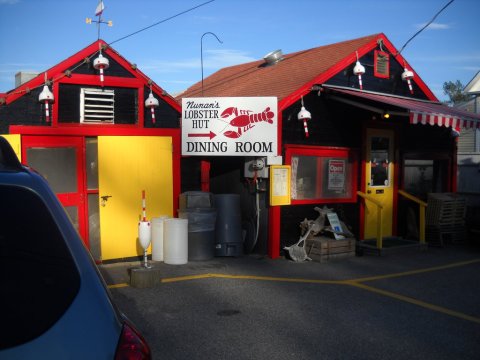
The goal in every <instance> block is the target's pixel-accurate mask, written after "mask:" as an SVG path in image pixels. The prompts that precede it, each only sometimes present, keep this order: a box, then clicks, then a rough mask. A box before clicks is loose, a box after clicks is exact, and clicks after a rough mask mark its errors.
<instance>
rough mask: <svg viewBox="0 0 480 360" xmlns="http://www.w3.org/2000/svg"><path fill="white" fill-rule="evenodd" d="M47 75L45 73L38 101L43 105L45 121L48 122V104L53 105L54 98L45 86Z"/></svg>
mask: <svg viewBox="0 0 480 360" xmlns="http://www.w3.org/2000/svg"><path fill="white" fill-rule="evenodd" d="M47 83H48V81H47V73H45V85H44V86H43V90H42V92H41V93H40V94H39V95H38V101H39V102H41V103H42V102H43V103H44V104H45V121H46V122H47V123H48V122H50V108H49V104H53V102H54V101H55V98H54V97H53V94H52V92H51V91H50V89H49V88H48V85H47Z"/></svg>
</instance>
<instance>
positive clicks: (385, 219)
mask: <svg viewBox="0 0 480 360" xmlns="http://www.w3.org/2000/svg"><path fill="white" fill-rule="evenodd" d="M393 141H394V134H393V131H391V130H383V129H367V136H366V161H365V166H366V168H365V176H366V179H365V184H366V188H365V192H366V193H367V195H369V196H371V197H373V199H374V200H376V201H377V202H378V203H380V204H381V205H382V207H383V208H382V210H381V211H382V235H383V236H390V235H392V227H393V186H394V173H393V171H394V158H393V149H394V144H393ZM377 211H378V207H377V205H375V204H374V203H373V202H372V201H368V200H365V233H364V239H371V238H376V237H377V225H378V216H377V215H378V213H377Z"/></svg>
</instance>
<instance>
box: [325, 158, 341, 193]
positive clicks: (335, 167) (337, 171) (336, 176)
mask: <svg viewBox="0 0 480 360" xmlns="http://www.w3.org/2000/svg"><path fill="white" fill-rule="evenodd" d="M344 189H345V160H329V161H328V190H344Z"/></svg>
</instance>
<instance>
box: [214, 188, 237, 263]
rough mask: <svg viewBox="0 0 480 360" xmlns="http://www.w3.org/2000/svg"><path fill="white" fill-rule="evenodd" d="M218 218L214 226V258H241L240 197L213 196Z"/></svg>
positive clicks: (231, 195) (227, 195)
mask: <svg viewBox="0 0 480 360" xmlns="http://www.w3.org/2000/svg"><path fill="white" fill-rule="evenodd" d="M214 198H215V207H216V208H217V212H218V216H217V221H216V225H215V256H242V255H243V241H242V216H241V209H240V195H238V194H218V195H215V196H214Z"/></svg>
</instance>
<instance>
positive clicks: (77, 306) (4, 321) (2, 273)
mask: <svg viewBox="0 0 480 360" xmlns="http://www.w3.org/2000/svg"><path fill="white" fill-rule="evenodd" d="M0 287H1V296H0V319H1V332H0V359H22V360H24V359H82V360H84V359H150V358H151V353H150V349H149V347H148V344H147V343H146V341H145V340H144V339H143V337H142V336H141V335H140V334H139V333H138V331H137V330H135V328H134V327H133V326H132V325H131V323H129V321H128V320H127V319H126V318H125V317H124V316H123V315H122V314H121V313H120V312H119V311H118V310H117V309H116V307H115V305H114V304H113V302H112V300H111V298H110V295H109V291H108V288H107V287H106V285H105V282H104V281H103V279H102V277H101V275H100V273H99V271H98V269H97V267H96V265H95V263H94V261H93V259H92V257H91V256H90V253H89V252H88V250H87V249H86V247H85V246H84V244H83V242H82V240H81V239H80V237H79V235H78V233H77V231H76V230H75V228H74V226H73V225H72V223H71V221H70V219H69V217H68V215H67V214H66V212H65V210H64V209H63V207H62V205H61V204H60V202H59V201H58V200H57V197H56V196H55V194H54V193H53V191H52V190H51V189H50V187H49V186H48V183H47V181H46V180H45V179H44V178H43V177H41V176H40V175H39V174H37V173H36V172H35V171H33V170H32V169H29V168H28V167H26V166H23V165H21V164H20V162H19V161H18V158H17V156H16V155H15V153H14V152H13V150H12V148H11V147H10V145H9V144H8V142H7V141H6V140H5V139H4V138H3V137H1V136H0Z"/></svg>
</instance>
